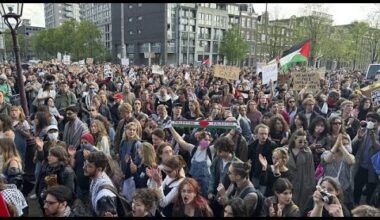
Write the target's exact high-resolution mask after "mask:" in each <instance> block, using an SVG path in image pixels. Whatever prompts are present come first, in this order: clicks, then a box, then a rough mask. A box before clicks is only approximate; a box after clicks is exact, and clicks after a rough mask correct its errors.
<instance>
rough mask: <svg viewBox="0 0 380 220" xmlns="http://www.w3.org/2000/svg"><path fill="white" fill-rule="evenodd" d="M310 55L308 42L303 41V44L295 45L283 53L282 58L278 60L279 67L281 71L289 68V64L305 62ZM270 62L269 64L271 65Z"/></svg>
mask: <svg viewBox="0 0 380 220" xmlns="http://www.w3.org/2000/svg"><path fill="white" fill-rule="evenodd" d="M309 55H310V40H305V41H304V42H302V43H300V44H297V45H295V46H293V47H292V48H290V49H289V50H286V51H284V53H283V54H282V57H281V58H280V59H279V63H280V66H281V68H282V69H283V70H287V69H288V68H289V64H291V63H298V62H307V61H308V58H309ZM273 61H274V60H272V61H271V62H269V63H272V62H273Z"/></svg>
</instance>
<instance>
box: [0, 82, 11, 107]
mask: <svg viewBox="0 0 380 220" xmlns="http://www.w3.org/2000/svg"><path fill="white" fill-rule="evenodd" d="M0 91H2V92H3V93H4V101H5V102H8V103H9V102H10V97H11V96H12V89H11V86H10V85H9V84H8V83H3V84H0Z"/></svg>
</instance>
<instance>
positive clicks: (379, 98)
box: [371, 88, 380, 106]
mask: <svg viewBox="0 0 380 220" xmlns="http://www.w3.org/2000/svg"><path fill="white" fill-rule="evenodd" d="M371 98H372V102H373V105H374V106H379V105H380V88H377V89H375V90H373V91H372V92H371Z"/></svg>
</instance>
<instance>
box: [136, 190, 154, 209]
mask: <svg viewBox="0 0 380 220" xmlns="http://www.w3.org/2000/svg"><path fill="white" fill-rule="evenodd" d="M159 199H160V197H159V194H158V192H157V191H156V190H155V189H151V188H140V189H136V191H135V194H134V195H133V200H134V201H136V200H138V201H140V202H142V203H143V204H144V206H145V209H146V210H145V211H147V212H149V211H150V210H151V209H152V208H153V207H154V206H155V205H156V204H157V203H158V202H159Z"/></svg>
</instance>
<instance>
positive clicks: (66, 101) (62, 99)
mask: <svg viewBox="0 0 380 220" xmlns="http://www.w3.org/2000/svg"><path fill="white" fill-rule="evenodd" d="M77 103H78V100H77V97H76V96H75V94H74V93H73V92H71V91H68V92H67V94H60V95H59V96H58V97H57V98H56V100H55V107H57V109H58V110H61V109H65V108H67V107H69V106H72V105H76V104H77Z"/></svg>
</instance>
